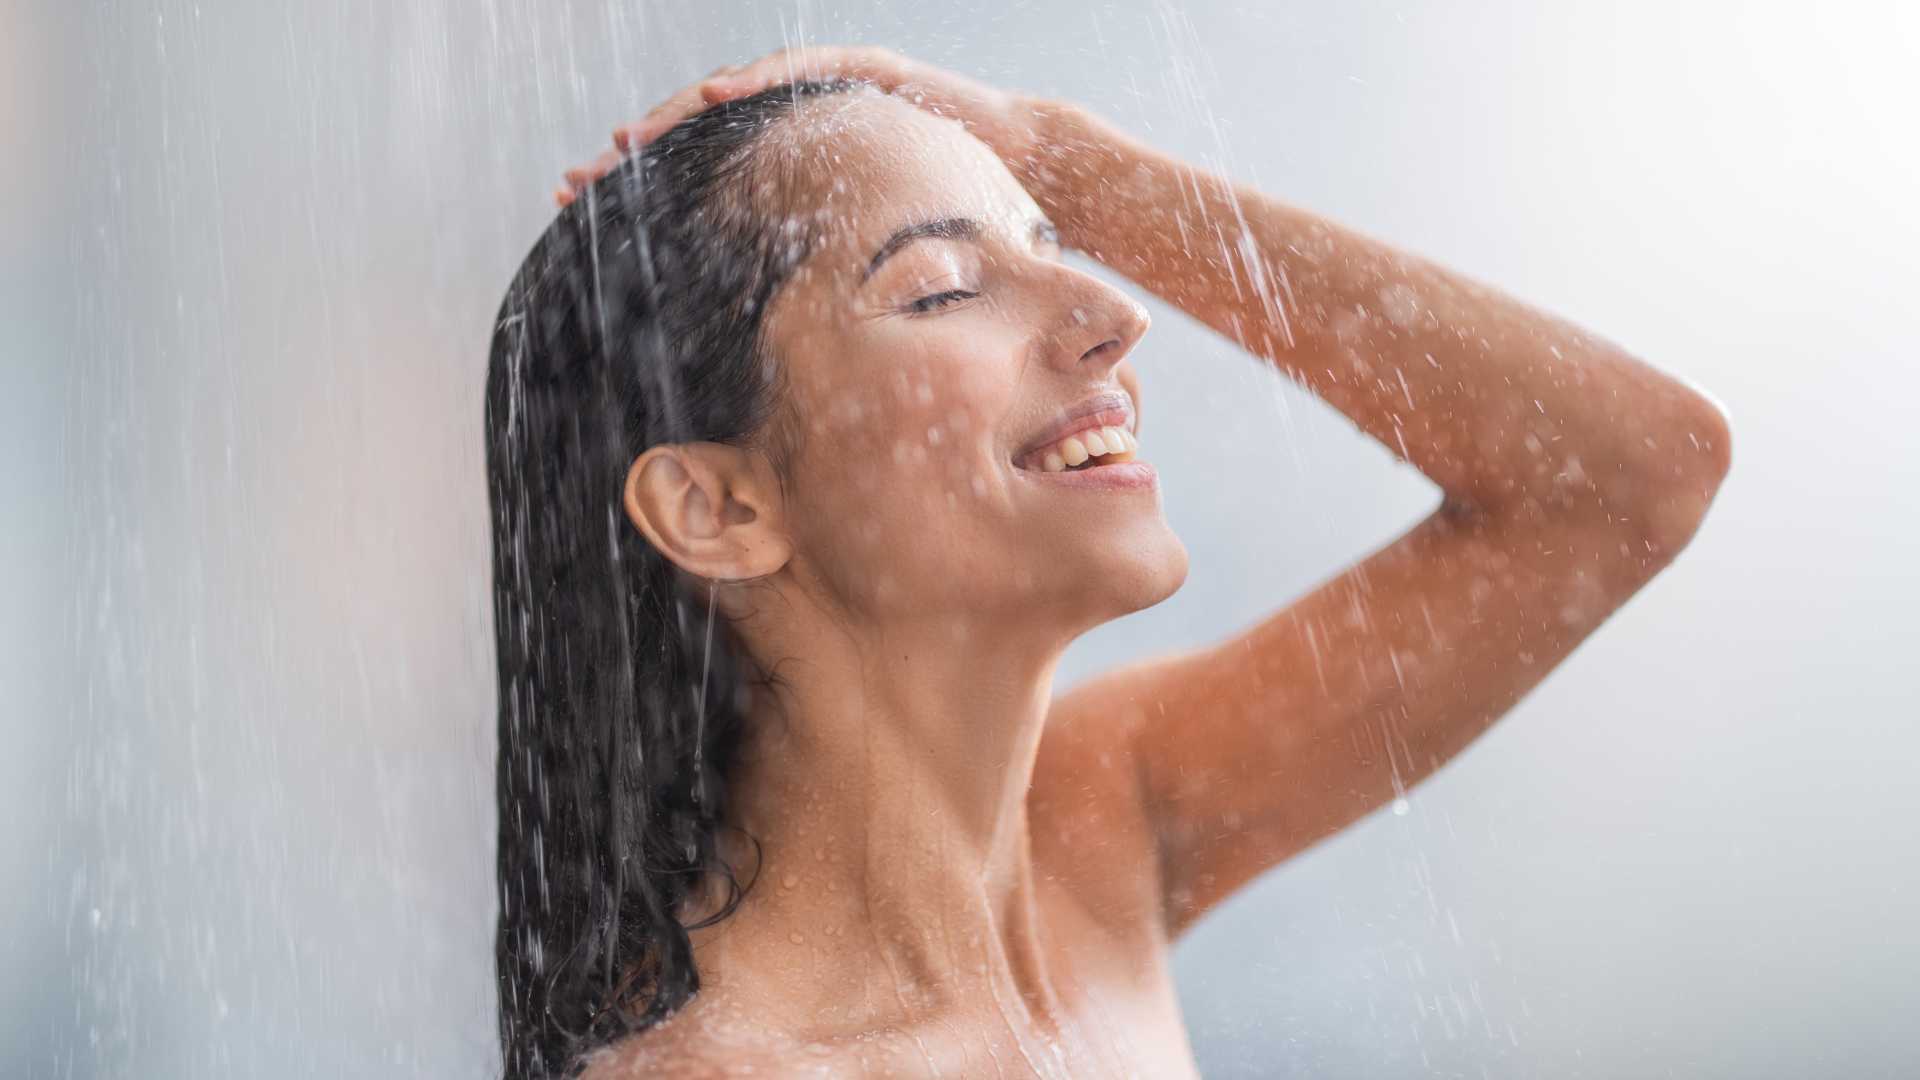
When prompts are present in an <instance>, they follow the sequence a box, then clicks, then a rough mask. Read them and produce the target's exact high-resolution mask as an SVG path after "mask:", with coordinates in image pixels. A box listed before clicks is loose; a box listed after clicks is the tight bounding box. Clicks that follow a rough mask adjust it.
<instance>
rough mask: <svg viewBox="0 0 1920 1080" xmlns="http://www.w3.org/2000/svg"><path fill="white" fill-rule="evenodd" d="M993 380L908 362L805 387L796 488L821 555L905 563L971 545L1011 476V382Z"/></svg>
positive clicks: (954, 367)
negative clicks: (807, 397) (1005, 441)
mask: <svg viewBox="0 0 1920 1080" xmlns="http://www.w3.org/2000/svg"><path fill="white" fill-rule="evenodd" d="M989 376H990V372H988V371H984V370H968V369H967V368H966V367H965V366H963V365H961V364H959V363H953V364H940V363H934V362H932V361H927V362H922V363H915V362H912V361H908V362H903V363H900V364H897V365H895V366H893V367H891V368H890V369H888V370H887V371H886V373H885V374H884V375H880V376H877V377H875V378H873V379H870V380H867V381H865V382H860V383H844V384H841V385H839V386H836V387H833V388H831V390H829V391H826V392H825V393H824V394H822V393H818V392H816V393H815V394H814V395H811V401H810V409H809V415H810V419H809V421H808V422H807V440H806V445H805V447H804V449H803V451H802V454H801V457H800V459H799V460H798V461H797V462H796V466H797V475H796V480H797V481H798V484H797V485H796V486H797V487H798V490H799V492H800V493H801V501H802V502H803V503H804V504H805V506H806V508H807V512H808V520H807V523H806V528H807V533H808V535H807V536H806V537H805V539H804V541H803V542H807V543H808V546H810V547H812V548H813V549H814V552H815V554H816V556H818V557H820V558H824V559H844V560H849V561H852V562H856V563H869V562H873V561H879V562H882V563H884V564H903V563H907V562H912V561H914V560H915V559H916V558H918V557H919V556H920V555H923V554H924V555H927V556H929V557H939V558H951V556H952V552H951V551H949V550H947V549H949V548H952V547H954V546H965V545H969V544H971V545H974V546H978V542H979V538H980V533H981V531H982V530H984V529H987V528H990V527H991V524H990V523H991V522H992V520H994V519H995V518H997V517H999V516H1002V514H1001V513H1000V512H998V510H997V508H1000V507H1003V506H1004V503H1005V488H1006V484H1007V478H1006V476H1005V475H1004V473H1005V467H1004V466H1005V463H1004V462H1002V461H1001V460H1000V458H1002V457H1004V448H1003V447H1002V445H1001V437H1000V427H1001V425H1002V424H1003V423H1004V422H1005V419H1004V418H1005V415H1006V412H1007V408H1008V401H1009V400H1010V398H1011V387H1010V386H1002V385H1000V384H999V381H998V380H996V379H993V378H990V377H989ZM1010 381H1011V375H1010V373H1009V382H1010Z"/></svg>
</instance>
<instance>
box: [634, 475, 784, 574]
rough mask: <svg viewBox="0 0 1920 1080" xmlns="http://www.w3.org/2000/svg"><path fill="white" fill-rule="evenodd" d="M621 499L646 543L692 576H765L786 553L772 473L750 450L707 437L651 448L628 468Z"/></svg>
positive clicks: (775, 479) (780, 562)
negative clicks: (705, 440)
mask: <svg viewBox="0 0 1920 1080" xmlns="http://www.w3.org/2000/svg"><path fill="white" fill-rule="evenodd" d="M623 501H624V502H625V504H626V508H627V517H628V519H629V520H631V521H632V522H633V524H634V527H635V528H637V529H639V530H640V533H641V535H643V536H645V537H646V538H647V543H649V544H652V545H653V546H654V548H655V550H657V551H659V552H660V553H661V554H662V555H665V556H666V557H667V558H668V559H669V560H670V561H672V562H673V564H674V565H676V566H678V567H679V568H680V569H682V570H685V571H686V572H688V573H690V574H694V575H697V576H699V577H703V578H707V579H709V580H713V581H744V580H747V579H749V578H757V577H764V576H765V575H767V574H771V573H773V572H774V571H776V570H778V569H780V568H781V567H782V566H785V565H786V563H787V560H788V559H790V558H792V556H793V545H792V543H791V542H790V541H789V540H788V539H787V535H786V530H785V528H784V527H783V526H782V523H781V504H780V486H779V481H778V478H776V477H775V476H774V475H773V468H772V466H771V465H770V464H769V463H768V462H767V460H766V458H765V457H764V456H763V455H761V454H758V453H755V452H754V451H751V450H746V449H742V448H740V447H737V446H728V445H726V444H724V443H711V442H700V443H677V444H662V445H660V446H655V447H652V448H651V449H649V450H647V452H646V453H644V454H641V455H640V456H639V457H637V458H635V459H634V462H633V467H632V468H630V469H628V470H627V483H626V488H625V491H624V492H623Z"/></svg>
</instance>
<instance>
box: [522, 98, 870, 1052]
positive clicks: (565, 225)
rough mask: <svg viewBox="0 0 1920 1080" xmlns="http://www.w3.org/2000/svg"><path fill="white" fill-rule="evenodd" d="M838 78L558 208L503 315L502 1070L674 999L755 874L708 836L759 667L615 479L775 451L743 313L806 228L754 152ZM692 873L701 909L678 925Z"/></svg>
mask: <svg viewBox="0 0 1920 1080" xmlns="http://www.w3.org/2000/svg"><path fill="white" fill-rule="evenodd" d="M855 85H857V84H853V83H849V82H846V81H840V80H836V81H831V82H800V83H793V84H790V85H784V86H779V87H775V88H773V89H770V90H766V91H764V92H762V93H759V94H755V95H753V96H752V97H747V98H742V99H739V100H736V101H732V102H728V103H725V104H722V105H720V106H717V107H714V108H711V109H709V110H707V111H706V112H704V113H701V114H700V115H698V116H696V117H694V118H692V119H689V120H687V121H685V122H683V123H681V124H680V125H678V126H677V127H675V128H673V129H672V130H671V131H669V132H667V133H666V134H664V135H662V136H661V137H660V138H658V139H656V140H655V141H653V142H652V143H650V144H649V145H648V146H647V147H646V148H645V149H644V150H643V151H641V152H640V153H638V154H636V155H632V156H629V157H627V158H625V159H624V160H623V161H622V163H621V164H620V165H619V166H618V167H617V168H616V169H615V170H614V171H613V172H611V173H609V174H608V175H607V176H605V177H604V178H602V179H601V180H599V181H598V182H597V183H595V184H594V185H593V186H592V188H591V189H590V190H588V191H587V192H585V193H584V194H583V195H582V196H581V197H580V198H579V199H577V200H576V201H575V202H573V203H572V204H571V205H570V206H568V207H567V208H566V209H565V210H564V211H562V212H561V214H560V215H559V217H558V218H557V219H556V220H555V221H554V222H553V224H552V225H550V226H549V227H548V228H547V231H546V233H545V234H544V235H542V236H541V237H540V239H539V242H538V243H536V244H535V245H534V247H533V250H532V252H531V253H529V254H528V255H527V257H526V260H525V262H524V263H523V264H522V265H521V267H520V270H519V272H518V273H517V274H515V276H514V279H513V283H512V285H511V286H510V287H509V288H508V290H507V295H506V299H505V301H504V302H503V303H502V304H501V306H500V313H499V317H498V319H497V321H496V323H495V327H494V335H493V346H492V355H491V357H490V359H489V362H488V369H487V395H486V439H487V486H488V495H489V500H490V503H491V507H492V520H493V601H494V623H495V626H494V629H495V635H496V641H497V645H498V667H499V690H500V694H499V761H498V771H497V777H496V782H497V788H498V798H499V848H498V879H499V899H500V921H499V928H498V937H497V940H496V945H495V950H496V951H495V960H496V967H497V972H496V973H497V977H498V979H499V991H500V1039H501V1043H502V1047H503V1050H504V1058H505V1076H506V1078H507V1080H537V1078H544V1077H556V1076H572V1075H576V1074H577V1073H578V1071H579V1069H580V1068H581V1067H582V1065H583V1062H582V1055H583V1054H585V1053H586V1052H587V1051H589V1050H592V1049H594V1048H596V1047H598V1046H601V1045H603V1044H605V1043H607V1042H610V1041H612V1040H614V1039H617V1038H619V1037H621V1036H622V1035H626V1034H629V1033H631V1032H635V1031H640V1030H644V1029H646V1028H648V1027H651V1026H652V1025H654V1024H657V1023H659V1022H660V1021H661V1020H663V1019H665V1018H666V1017H667V1016H668V1015H670V1014H671V1013H673V1012H674V1011H675V1010H677V1009H679V1008H680V1007H681V1006H682V1005H684V1004H685V1003H686V1002H687V1001H688V1000H690V999H691V998H692V997H693V995H694V994H695V993H696V992H697V991H698V990H699V988H700V976H699V973H698V972H697V971H696V970H695V968H694V964H693V954H692V946H691V943H690V941H689V939H688V933H687V932H688V931H689V930H692V929H698V928H699V927H701V926H705V925H708V924H710V923H712V922H716V921H718V920H720V919H722V918H725V917H726V916H728V915H730V914H732V913H733V911H734V910H735V909H736V908H737V907H738V905H739V903H740V901H741V899H742V898H743V897H744V896H745V891H746V889H748V888H751V887H752V884H753V883H752V882H751V881H748V882H747V883H746V885H745V886H742V885H741V883H740V880H739V879H738V877H736V876H735V868H734V867H732V866H730V865H728V864H727V863H726V861H725V860H724V859H722V858H721V857H720V854H719V851H718V848H717V844H716V840H717V831H718V830H719V829H720V828H721V827H722V826H723V824H724V819H725V813H726V808H727V803H728V792H727V787H726V778H727V775H728V772H729V769H730V767H731V766H732V765H733V763H734V761H735V758H736V757H737V752H738V750H739V747H740V742H741V737H742V734H743V724H744V717H745V708H746V704H747V701H748V695H749V694H750V690H751V684H752V682H753V681H754V680H755V678H756V674H757V673H756V670H755V668H754V665H753V664H752V662H751V661H750V660H749V659H748V658H747V657H746V656H745V655H744V653H743V652H742V651H741V650H740V649H738V647H737V646H736V644H735V643H734V642H733V641H732V640H731V639H730V638H729V636H728V634H727V630H726V627H725V625H724V620H722V619H720V618H718V617H717V615H716V612H715V610H714V607H713V604H712V599H711V591H710V590H711V586H708V587H707V588H700V587H699V586H698V585H690V584H689V581H690V579H688V578H687V577H686V576H685V575H684V574H682V573H681V572H680V571H678V570H677V569H676V568H675V567H674V566H672V565H671V564H670V563H669V562H668V561H667V560H666V559H665V558H664V557H663V556H662V555H661V554H660V553H659V552H658V551H656V550H655V549H654V548H653V547H652V546H651V545H649V544H648V543H647V542H646V540H645V539H644V538H643V537H642V536H641V534H640V533H639V531H638V530H637V529H635V528H633V527H632V525H631V524H630V523H629V522H628V520H627V518H626V515H625V513H624V511H623V509H622V502H621V497H622V488H623V485H624V483H625V480H626V476H627V472H628V469H629V468H630V467H631V465H632V463H633V461H634V459H635V458H636V457H638V456H639V455H640V454H641V452H642V451H644V450H646V449H647V448H648V447H651V446H654V445H657V444H661V443H684V442H693V441H707V442H720V443H730V444H734V445H741V446H758V447H762V448H766V449H768V450H769V452H770V453H772V454H775V455H776V456H777V455H778V452H779V447H778V446H777V445H773V444H777V443H778V441H779V440H778V439H777V438H771V437H770V433H772V432H777V431H778V430H779V429H780V425H778V424H773V423H770V421H772V420H773V419H774V417H775V414H776V410H777V408H778V404H779V400H780V379H779V376H778V365H777V364H775V363H774V360H773V357H772V356H770V354H769V352H768V349H767V348H766V343H765V341H764V340H763V334H762V315H763V313H764V312H765V310H766V308H767V305H768V303H769V302H770V301H771V299H772V298H773V296H774V294H775V292H776V291H777V290H778V289H779V287H780V286H781V284H782V283H783V282H784V281H785V280H787V279H788V278H789V277H790V276H791V275H792V273H793V271H794V269H795V267H796V266H797V265H798V263H799V262H800V261H801V260H802V259H804V258H805V256H806V254H807V252H808V250H809V249H810V247H811V245H812V244H813V242H814V241H813V238H812V237H810V236H807V235H804V230H802V229H798V228H796V227H794V226H793V225H792V223H791V222H790V221H789V220H787V219H785V218H783V217H781V216H780V215H779V214H777V213H774V212H771V211H770V209H769V207H770V206H771V205H773V203H776V202H777V201H778V199H779V198H780V195H779V191H780V190H781V189H782V187H783V182H782V177H781V175H780V174H781V168H780V166H779V165H778V164H777V163H776V162H772V161H770V160H769V159H770V158H771V157H773V156H774V155H769V154H767V153H765V152H757V148H758V149H759V150H763V149H764V148H760V147H759V144H760V143H761V142H762V136H763V135H764V134H765V133H766V132H767V130H768V129H769V128H770V127H772V126H774V125H775V124H776V123H778V122H779V121H781V120H782V119H783V118H785V117H787V116H789V115H790V114H791V113H792V112H793V111H794V109H795V108H796V107H797V106H798V104H799V102H800V101H801V100H802V99H804V98H808V97H815V96H819V95H824V94H831V93H838V92H842V91H845V90H849V89H853V88H854V86H855ZM690 594H691V595H690ZM755 846H756V848H757V846H758V845H757V841H756V842H755ZM710 878H711V879H712V880H716V881H720V882H722V883H723V884H724V887H725V892H724V897H725V900H724V905H723V906H722V907H721V908H720V909H719V910H717V911H716V912H715V913H714V914H713V915H712V916H710V917H709V918H708V919H706V920H703V921H701V922H699V923H695V924H692V925H689V926H683V925H682V924H681V923H680V921H679V917H678V912H677V909H678V908H679V907H680V904H681V901H682V900H683V899H685V898H686V897H687V896H688V895H689V892H690V891H695V892H697V890H698V889H699V888H700V886H701V884H702V883H703V882H704V881H706V880H708V879H710Z"/></svg>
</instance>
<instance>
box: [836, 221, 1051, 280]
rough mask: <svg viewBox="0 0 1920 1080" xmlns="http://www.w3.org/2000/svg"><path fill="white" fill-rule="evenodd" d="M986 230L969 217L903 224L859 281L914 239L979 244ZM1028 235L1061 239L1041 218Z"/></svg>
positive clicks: (888, 239) (869, 275)
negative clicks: (960, 241) (966, 241)
mask: <svg viewBox="0 0 1920 1080" xmlns="http://www.w3.org/2000/svg"><path fill="white" fill-rule="evenodd" d="M985 229H986V227H985V226H983V225H981V224H980V222H979V220H978V219H976V218H968V217H946V218H937V219H935V220H933V221H921V222H916V223H914V224H911V225H903V226H901V227H900V228H898V229H895V230H894V233H893V235H892V236H889V237H887V242H886V243H884V244H881V245H880V250H878V251H876V252H874V253H873V258H872V259H869V260H868V261H867V270H866V272H865V273H863V274H861V275H860V281H861V283H862V284H864V283H865V282H866V280H867V279H868V278H870V277H872V276H873V275H874V273H875V272H877V271H878V270H879V269H880V264H881V263H884V262H886V261H887V260H888V259H889V258H891V257H893V254H894V253H895V252H897V251H899V250H900V249H901V248H904V247H906V246H907V245H908V244H911V243H913V242H914V241H915V240H927V239H941V240H971V241H978V240H979V239H980V234H981V233H982V232H984V231H985ZM1028 234H1029V237H1030V239H1033V240H1040V239H1042V238H1045V239H1048V240H1052V241H1054V242H1055V243H1058V242H1059V240H1060V231H1059V230H1058V229H1056V228H1054V225H1053V222H1051V221H1048V220H1047V219H1046V218H1043V217H1042V218H1035V219H1033V227H1032V228H1031V229H1029V230H1028Z"/></svg>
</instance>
